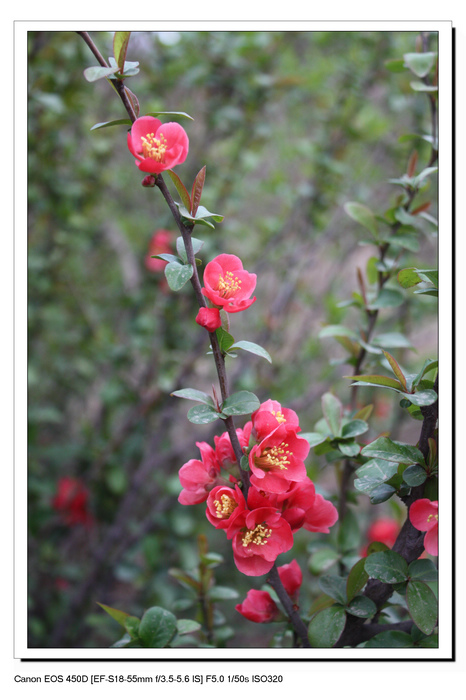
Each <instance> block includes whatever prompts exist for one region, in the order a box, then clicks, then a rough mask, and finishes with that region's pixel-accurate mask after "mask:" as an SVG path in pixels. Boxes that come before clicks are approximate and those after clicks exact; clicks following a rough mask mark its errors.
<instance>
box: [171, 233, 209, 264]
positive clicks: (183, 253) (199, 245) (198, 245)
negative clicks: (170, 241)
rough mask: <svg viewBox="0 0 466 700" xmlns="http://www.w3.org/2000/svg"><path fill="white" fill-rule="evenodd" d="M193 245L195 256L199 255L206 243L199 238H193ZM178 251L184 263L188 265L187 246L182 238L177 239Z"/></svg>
mask: <svg viewBox="0 0 466 700" xmlns="http://www.w3.org/2000/svg"><path fill="white" fill-rule="evenodd" d="M191 244H192V247H193V253H194V255H196V253H198V252H199V251H200V249H201V248H202V246H203V245H204V241H201V240H200V239H199V238H191ZM176 250H177V253H178V255H179V256H180V258H181V259H182V260H183V262H185V263H187V262H188V254H187V253H186V246H185V244H184V241H183V237H182V236H178V238H177V239H176Z"/></svg>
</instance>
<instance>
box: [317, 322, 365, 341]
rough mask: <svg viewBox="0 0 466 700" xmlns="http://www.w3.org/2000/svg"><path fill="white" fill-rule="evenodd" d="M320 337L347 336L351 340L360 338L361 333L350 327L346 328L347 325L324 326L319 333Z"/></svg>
mask: <svg viewBox="0 0 466 700" xmlns="http://www.w3.org/2000/svg"><path fill="white" fill-rule="evenodd" d="M318 337H319V338H329V337H330V338H334V337H346V338H350V339H351V340H359V335H358V334H357V333H356V331H353V330H352V329H350V328H346V327H345V326H336V325H333V326H324V328H322V329H321V330H320V331H319V333H318Z"/></svg>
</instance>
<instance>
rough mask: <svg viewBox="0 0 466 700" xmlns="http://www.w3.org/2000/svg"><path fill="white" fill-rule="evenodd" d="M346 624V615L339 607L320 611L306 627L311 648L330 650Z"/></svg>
mask: <svg viewBox="0 0 466 700" xmlns="http://www.w3.org/2000/svg"><path fill="white" fill-rule="evenodd" d="M345 624H346V613H345V610H344V608H343V607H342V606H341V605H332V607H331V608H326V609H325V610H321V611H320V612H318V613H317V615H315V616H314V617H313V618H312V620H311V622H310V623H309V627H308V638H309V643H310V645H311V647H314V648H318V649H330V648H331V647H333V646H334V645H335V644H336V643H337V642H338V640H339V638H340V636H341V633H342V632H343V630H344V628H345Z"/></svg>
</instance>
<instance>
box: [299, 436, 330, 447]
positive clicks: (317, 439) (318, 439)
mask: <svg viewBox="0 0 466 700" xmlns="http://www.w3.org/2000/svg"><path fill="white" fill-rule="evenodd" d="M299 437H300V438H303V439H304V440H307V442H308V443H309V444H310V446H311V447H315V446H316V445H320V444H321V443H323V442H325V441H326V440H327V435H323V434H322V433H299Z"/></svg>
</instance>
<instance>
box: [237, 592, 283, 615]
mask: <svg viewBox="0 0 466 700" xmlns="http://www.w3.org/2000/svg"><path fill="white" fill-rule="evenodd" d="M235 607H236V610H237V611H238V612H239V613H241V615H242V616H243V617H245V618H246V619H247V620H250V621H251V622H274V621H275V620H277V619H280V618H281V617H283V615H282V613H281V612H280V610H279V609H278V608H277V606H276V604H275V602H274V601H273V600H272V598H271V597H270V593H267V591H257V590H255V589H254V588H253V589H251V590H250V591H248V594H247V596H246V599H245V600H244V601H243V602H242V603H239V604H238V605H236V606H235Z"/></svg>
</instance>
